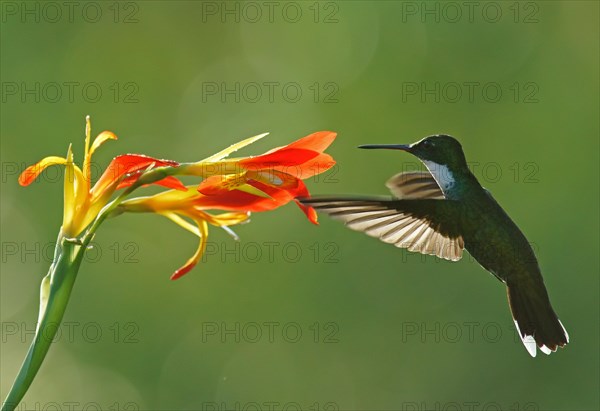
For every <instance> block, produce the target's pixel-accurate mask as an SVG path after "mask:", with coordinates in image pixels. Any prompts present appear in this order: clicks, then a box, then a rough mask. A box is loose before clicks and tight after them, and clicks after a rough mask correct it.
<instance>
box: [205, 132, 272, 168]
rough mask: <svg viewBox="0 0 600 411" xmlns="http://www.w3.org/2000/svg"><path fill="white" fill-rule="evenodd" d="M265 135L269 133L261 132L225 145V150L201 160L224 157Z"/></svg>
mask: <svg viewBox="0 0 600 411" xmlns="http://www.w3.org/2000/svg"><path fill="white" fill-rule="evenodd" d="M267 135H269V133H262V134H259V135H257V136H254V137H250V138H247V139H245V140H242V141H240V142H239V143H235V144H232V145H230V146H229V147H227V148H226V149H225V150H221V151H219V152H218V153H217V154H214V155H212V156H210V157H208V158H206V159H204V160H202V161H201V162H202V163H204V162H213V161H219V160H222V159H224V158H225V157H227V156H229V155H230V154H231V153H235V152H236V151H238V150H239V149H241V148H243V147H246V146H248V145H250V144H252V143H254V142H255V141H258V140H260V139H261V138H263V137H265V136H267Z"/></svg>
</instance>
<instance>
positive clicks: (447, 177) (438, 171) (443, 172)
mask: <svg viewBox="0 0 600 411" xmlns="http://www.w3.org/2000/svg"><path fill="white" fill-rule="evenodd" d="M421 161H423V164H425V167H427V170H429V172H430V173H431V175H432V176H433V178H434V179H435V181H436V182H437V183H438V185H439V186H440V188H441V189H442V191H443V192H444V194H446V193H447V192H448V190H449V189H451V188H452V186H453V185H454V183H455V180H454V176H453V175H452V173H451V172H450V169H449V168H448V166H445V165H442V164H438V163H434V162H433V161H427V160H421Z"/></svg>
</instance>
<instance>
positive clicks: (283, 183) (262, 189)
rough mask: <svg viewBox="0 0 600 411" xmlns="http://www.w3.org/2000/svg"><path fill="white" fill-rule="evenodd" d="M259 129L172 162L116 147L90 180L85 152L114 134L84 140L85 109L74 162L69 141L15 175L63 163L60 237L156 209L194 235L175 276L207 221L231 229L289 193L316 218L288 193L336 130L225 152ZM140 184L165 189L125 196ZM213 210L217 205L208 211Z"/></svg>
mask: <svg viewBox="0 0 600 411" xmlns="http://www.w3.org/2000/svg"><path fill="white" fill-rule="evenodd" d="M266 135H267V134H261V135H259V136H255V137H251V138H249V139H246V140H244V141H242V142H240V143H237V144H234V145H232V146H230V147H228V148H226V149H225V150H223V151H221V152H219V153H217V154H215V155H213V156H211V157H208V158H206V159H204V160H202V161H198V162H194V163H178V162H175V161H172V160H162V159H157V158H153V157H149V156H145V155H140V154H125V155H120V156H117V157H115V158H114V159H113V160H112V161H111V163H110V164H109V166H108V167H107V168H106V170H105V171H104V173H103V174H102V175H101V177H100V178H99V179H98V181H97V182H96V183H95V184H94V185H92V184H91V175H90V174H91V173H90V165H91V161H92V155H93V153H94V152H95V151H96V149H97V148H98V147H99V146H100V145H102V144H103V143H104V142H106V141H107V140H114V139H116V138H117V137H116V136H115V135H114V134H113V133H112V132H110V131H103V132H102V133H100V134H99V135H98V136H97V137H96V138H95V139H94V141H93V142H91V125H90V119H89V117H88V118H87V120H86V133H85V153H84V161H83V167H82V168H81V169H80V168H79V167H78V166H77V165H76V164H74V162H73V153H72V150H71V147H69V149H68V151H67V156H66V157H56V156H51V157H46V158H44V159H43V160H41V161H39V162H38V163H36V164H34V165H32V166H30V167H28V168H27V169H26V170H25V171H24V172H23V173H22V174H21V176H20V177H19V183H20V184H21V185H23V186H27V185H29V184H31V182H33V181H34V180H35V179H36V178H37V177H38V176H39V175H40V174H41V173H42V171H43V170H44V169H45V168H46V167H49V166H51V165H64V166H65V167H66V172H65V181H64V213H63V224H62V228H61V233H62V235H63V236H65V237H68V238H77V237H80V236H82V235H90V234H93V232H94V231H95V229H96V228H97V225H98V224H97V223H99V222H101V221H102V220H103V219H104V218H106V217H108V216H115V215H118V214H120V213H123V212H138V213H139V212H151V213H156V214H160V215H162V216H164V217H167V218H169V219H170V220H172V221H173V222H175V223H176V224H178V225H180V226H181V227H183V228H185V229H186V230H188V231H190V232H192V233H194V234H195V235H197V236H198V237H199V239H200V242H199V245H198V249H197V250H196V252H195V253H194V255H193V256H192V257H191V258H190V259H189V260H188V261H187V262H186V263H185V264H184V265H183V266H182V267H181V268H179V269H178V270H177V271H175V273H174V274H173V275H172V276H171V278H172V279H177V278H179V277H181V276H182V275H184V274H185V273H187V272H189V271H190V270H191V269H192V268H193V267H194V266H195V265H196V264H197V263H198V261H199V260H200V258H201V257H202V254H203V252H204V250H205V248H206V244H207V238H208V226H209V225H213V226H218V227H222V228H224V229H226V230H227V231H229V232H230V233H232V234H233V232H232V231H231V230H230V229H229V227H230V226H233V225H236V224H240V223H243V222H246V221H247V220H248V217H249V216H250V213H251V212H259V211H268V210H273V209H275V208H278V207H280V206H282V205H284V204H287V203H288V202H290V201H295V202H296V204H297V205H298V206H299V207H300V208H301V209H302V211H303V212H304V213H305V215H306V216H307V218H308V219H309V220H310V221H311V222H312V223H314V224H317V215H316V212H315V210H314V209H313V208H311V207H307V206H304V205H302V204H300V203H299V202H298V201H297V200H296V199H297V198H300V197H309V196H310V193H309V192H308V189H307V187H306V185H305V184H304V182H303V181H302V180H304V179H306V178H309V177H311V176H314V175H317V174H319V173H322V172H324V171H326V170H328V169H329V168H331V167H332V166H333V165H334V164H335V161H334V160H333V158H332V157H331V156H330V155H328V154H326V153H324V151H325V149H326V148H327V147H329V145H330V144H331V143H332V142H333V140H334V139H335V137H336V134H335V133H333V132H329V131H321V132H317V133H313V134H311V135H309V136H306V137H303V138H301V139H299V140H297V141H295V142H293V143H291V144H288V145H287V146H283V147H278V148H275V149H273V150H271V151H268V152H267V153H264V154H262V155H259V156H254V157H240V158H229V155H230V154H232V153H234V152H235V151H237V150H239V149H241V148H243V147H245V146H247V145H249V144H251V143H253V142H255V141H257V140H259V139H261V138H263V137H265V136H266ZM90 143H91V144H90ZM183 175H187V176H196V177H201V178H202V179H203V180H202V181H201V182H200V183H199V184H198V185H192V186H185V185H184V184H183V183H182V182H181V181H180V180H179V179H178V178H177V176H183ZM148 184H155V185H159V186H163V187H166V188H169V190H167V191H163V192H159V193H158V194H155V195H153V196H147V197H137V198H126V197H127V195H129V194H130V192H132V191H133V190H134V189H136V188H138V187H139V186H143V185H148ZM121 189H126V190H124V191H122V192H121V195H119V196H117V198H116V199H113V194H114V193H115V192H116V191H117V190H121ZM209 211H210V212H209ZM214 211H223V212H222V213H220V214H212V213H211V212H214ZM95 223H96V224H95ZM233 235H234V236H235V234H233Z"/></svg>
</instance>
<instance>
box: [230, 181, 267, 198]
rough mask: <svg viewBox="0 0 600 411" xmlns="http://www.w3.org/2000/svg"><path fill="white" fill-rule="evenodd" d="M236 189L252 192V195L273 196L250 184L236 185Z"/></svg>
mask: <svg viewBox="0 0 600 411" xmlns="http://www.w3.org/2000/svg"><path fill="white" fill-rule="evenodd" d="M235 190H240V191H243V192H245V193H248V194H252V195H255V196H258V197H264V198H272V197H271V196H270V195H268V194H267V193H265V192H264V191H262V190H259V189H258V188H256V187H254V186H251V185H250V184H241V185H239V186H237V187H235Z"/></svg>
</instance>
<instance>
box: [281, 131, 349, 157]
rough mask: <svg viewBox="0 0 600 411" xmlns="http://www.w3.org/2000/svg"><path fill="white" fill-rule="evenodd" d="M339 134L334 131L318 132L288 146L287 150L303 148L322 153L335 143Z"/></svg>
mask: <svg viewBox="0 0 600 411" xmlns="http://www.w3.org/2000/svg"><path fill="white" fill-rule="evenodd" d="M336 136H337V133H334V132H333V131H317V132H316V133H312V134H310V135H308V136H306V137H302V138H301V139H299V140H296V141H294V142H293V143H291V144H288V145H287V148H303V149H307V150H313V151H317V152H319V153H322V152H323V151H325V149H327V147H329V146H330V145H331V143H333V140H335V137H336Z"/></svg>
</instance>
